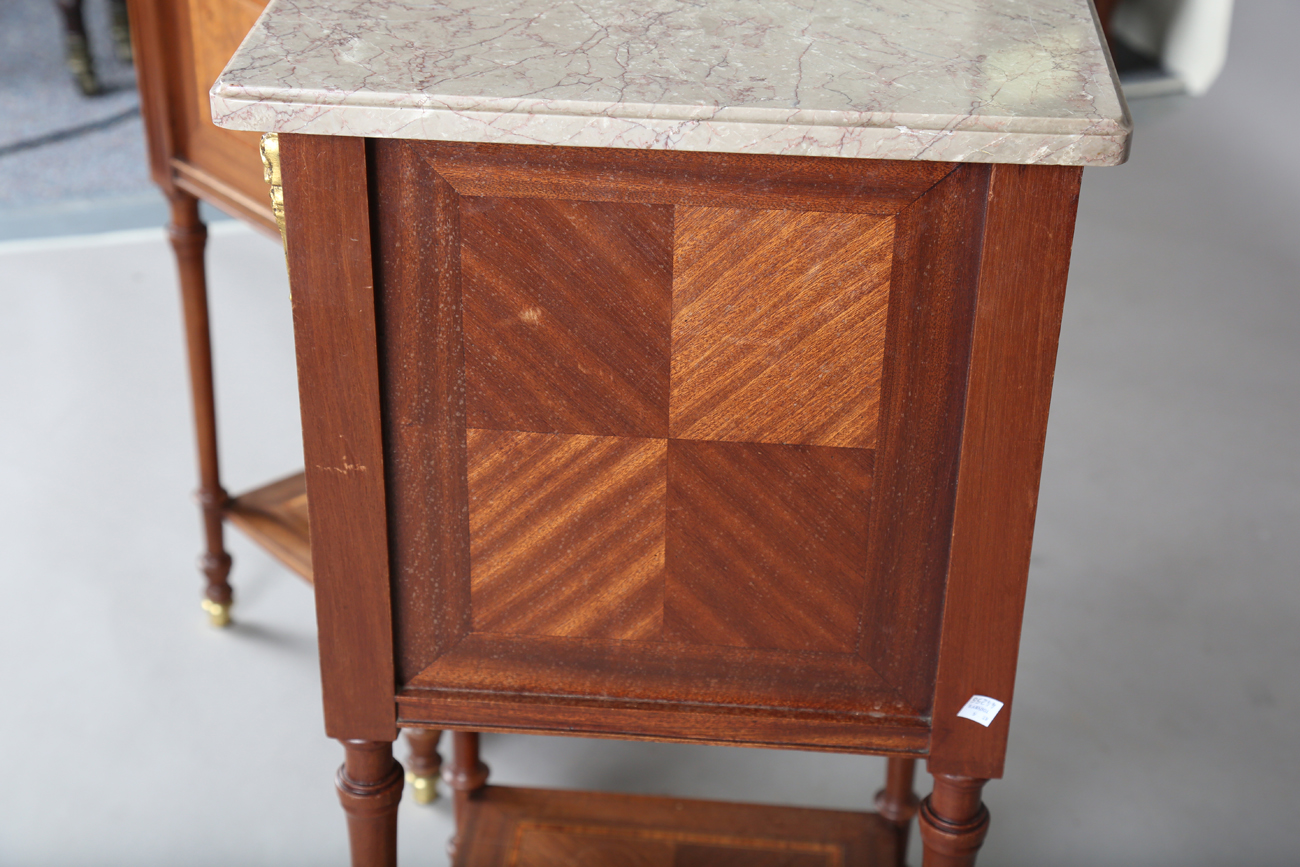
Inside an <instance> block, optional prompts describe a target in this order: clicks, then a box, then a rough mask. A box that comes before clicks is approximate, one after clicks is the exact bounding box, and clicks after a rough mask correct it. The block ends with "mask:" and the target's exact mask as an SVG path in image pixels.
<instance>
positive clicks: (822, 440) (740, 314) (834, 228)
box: [670, 207, 893, 448]
mask: <svg viewBox="0 0 1300 867" xmlns="http://www.w3.org/2000/svg"><path fill="white" fill-rule="evenodd" d="M892 250H893V221H892V220H888V219H883V220H882V219H879V218H876V217H871V216H864V215H859V214H821V213H801V212H797V211H753V210H739V209H724V208H691V207H679V208H678V209H677V214H676V245H675V248H674V261H673V314H672V331H673V351H672V398H671V407H670V430H671V433H672V436H674V437H681V438H686V439H698V440H727V441H733V442H763V443H798V444H807V445H823V446H844V447H850V448H871V447H872V446H874V445H875V440H876V417H877V415H878V411H879V406H878V405H879V383H880V369H881V358H882V355H883V351H884V335H885V311H886V307H887V302H888V297H889V271H890V262H891V255H892Z"/></svg>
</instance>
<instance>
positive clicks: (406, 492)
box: [368, 139, 470, 683]
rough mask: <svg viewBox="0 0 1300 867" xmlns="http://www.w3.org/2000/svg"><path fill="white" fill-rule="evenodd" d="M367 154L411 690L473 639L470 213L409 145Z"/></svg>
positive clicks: (402, 677)
mask: <svg viewBox="0 0 1300 867" xmlns="http://www.w3.org/2000/svg"><path fill="white" fill-rule="evenodd" d="M368 147H369V153H370V156H371V157H372V160H371V165H372V178H373V179H374V182H373V184H374V185H373V188H374V189H375V195H374V200H373V203H372V211H371V224H372V226H373V229H374V233H375V251H376V254H377V255H376V265H375V290H376V291H375V296H376V305H377V310H376V316H377V318H378V335H379V336H380V339H381V343H382V348H381V350H380V364H381V371H380V379H381V381H382V382H383V384H384V396H385V400H384V402H383V413H384V417H383V420H384V437H385V440H384V448H385V458H386V462H385V467H386V471H387V474H388V476H387V479H386V485H387V490H388V509H389V515H390V517H391V521H390V523H389V527H390V539H389V544H390V553H389V556H390V558H391V563H392V575H393V599H394V608H393V629H394V633H395V636H396V640H397V648H398V652H397V673H398V678H399V682H401V683H405V682H406V681H408V680H410V679H411V678H412V677H414V676H415V675H416V674H417V673H418V672H420V671H421V670H422V669H424V668H425V666H427V665H428V664H429V663H431V662H432V661H433V660H434V659H436V658H437V656H438V654H439V653H441V652H442V651H443V650H445V649H446V648H448V647H451V646H454V645H455V643H456V642H457V641H459V640H460V639H461V637H462V636H464V635H465V634H466V633H468V632H469V629H470V622H469V582H468V581H467V580H466V578H467V576H468V575H469V518H468V515H467V514H466V510H465V503H466V499H467V498H468V496H469V495H468V487H467V484H468V483H467V481H466V472H467V470H466V465H465V372H464V346H463V340H462V327H461V281H460V267H459V261H460V206H459V197H458V196H457V195H456V193H455V191H454V190H452V189H451V187H450V186H448V185H447V183H446V182H445V181H443V180H442V179H441V178H440V177H439V176H438V174H437V173H436V172H434V171H432V170H431V169H430V168H429V166H428V164H427V163H426V162H424V161H423V160H421V159H419V158H418V157H417V156H416V155H415V152H414V151H415V148H413V146H412V144H411V143H410V142H404V141H398V140H393V139H381V140H377V141H371V142H369V143H368Z"/></svg>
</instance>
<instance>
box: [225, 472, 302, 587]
mask: <svg viewBox="0 0 1300 867" xmlns="http://www.w3.org/2000/svg"><path fill="white" fill-rule="evenodd" d="M226 519H227V520H229V521H230V523H232V524H234V525H235V526H236V527H238V528H239V529H241V530H243V531H244V533H245V534H247V535H248V537H249V538H250V539H252V540H253V541H254V542H256V543H257V544H259V545H261V546H262V547H263V548H265V549H266V550H267V551H269V552H270V553H271V554H272V556H274V557H275V558H276V559H277V560H279V561H280V562H281V563H283V564H284V565H286V566H288V567H289V568H290V569H292V570H293V571H295V572H297V573H298V574H299V575H301V576H302V577H303V578H305V579H307V581H309V582H310V581H311V543H310V531H309V527H308V523H307V477H306V476H305V475H304V474H302V473H298V474H296V475H292V476H289V477H288V478H284V479H280V480H279V481H278V482H272V483H271V484H269V485H265V486H263V487H261V488H258V489H257V490H254V491H249V492H248V493H246V494H241V495H240V496H238V497H235V498H233V499H232V500H231V501H230V504H229V505H227V506H226Z"/></svg>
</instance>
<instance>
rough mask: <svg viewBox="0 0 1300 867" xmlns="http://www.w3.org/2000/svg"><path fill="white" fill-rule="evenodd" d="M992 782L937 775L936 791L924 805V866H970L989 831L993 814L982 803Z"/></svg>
mask: <svg viewBox="0 0 1300 867" xmlns="http://www.w3.org/2000/svg"><path fill="white" fill-rule="evenodd" d="M987 782H988V780H977V779H972V778H971V777H957V776H952V775H950V774H935V775H934V791H933V792H931V793H930V796H929V797H927V798H926V799H925V800H924V801H922V802H921V822H920V824H921V842H922V843H924V844H925V859H924V861H923V862H922V864H923V865H924V867H970V865H973V864H974V863H975V853H976V852H978V851H979V848H980V844H981V843H983V842H984V835H985V834H987V833H988V831H989V811H988V808H986V807H985V806H984V803H983V802H982V801H981V800H980V792H981V790H983V788H984V784H985V783H987Z"/></svg>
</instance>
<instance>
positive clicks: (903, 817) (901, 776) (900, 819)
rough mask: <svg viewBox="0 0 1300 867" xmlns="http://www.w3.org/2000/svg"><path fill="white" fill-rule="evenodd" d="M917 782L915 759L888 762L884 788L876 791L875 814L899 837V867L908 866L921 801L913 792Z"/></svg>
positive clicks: (897, 863) (896, 861)
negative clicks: (909, 845) (913, 822)
mask: <svg viewBox="0 0 1300 867" xmlns="http://www.w3.org/2000/svg"><path fill="white" fill-rule="evenodd" d="M915 780H916V759H889V760H888V764H887V765H886V771H885V787H884V788H883V789H881V790H880V791H879V792H876V812H877V813H879V814H880V817H881V818H882V819H884V820H885V821H887V822H889V824H891V825H893V826H894V834H895V836H896V838H897V841H898V842H897V855H896V860H895V865H896V867H903V865H904V864H906V863H907V838H908V835H909V831H910V829H911V827H912V817H913V816H915V815H916V808H917V805H918V804H919V803H920V801H919V800H918V799H917V797H916V792H914V791H912V786H913V783H914V782H915Z"/></svg>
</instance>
